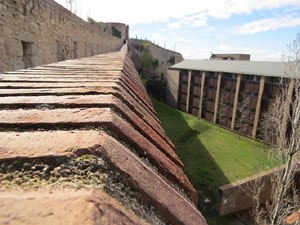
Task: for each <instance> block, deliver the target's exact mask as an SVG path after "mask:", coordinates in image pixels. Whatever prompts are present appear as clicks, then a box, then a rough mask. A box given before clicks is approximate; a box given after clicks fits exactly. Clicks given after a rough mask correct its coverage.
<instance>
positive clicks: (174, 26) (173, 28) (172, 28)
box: [168, 22, 181, 30]
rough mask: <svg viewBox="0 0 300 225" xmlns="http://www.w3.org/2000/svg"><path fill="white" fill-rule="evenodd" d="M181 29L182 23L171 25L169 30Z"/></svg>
mask: <svg viewBox="0 0 300 225" xmlns="http://www.w3.org/2000/svg"><path fill="white" fill-rule="evenodd" d="M180 27H181V24H180V22H174V23H169V24H168V28H169V29H171V30H177V29H179V28H180Z"/></svg>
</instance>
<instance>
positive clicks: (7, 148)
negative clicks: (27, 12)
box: [0, 46, 206, 224]
mask: <svg viewBox="0 0 300 225" xmlns="http://www.w3.org/2000/svg"><path fill="white" fill-rule="evenodd" d="M0 142H1V147H0V163H1V173H0V199H1V204H0V223H1V224H2V223H5V222H6V221H12V220H15V222H18V220H22V221H27V222H26V223H28V224H38V223H39V222H40V221H41V220H42V219H43V222H44V220H45V218H42V217H44V216H43V215H48V214H49V216H50V217H51V219H52V220H51V224H58V223H61V224H79V223H80V222H78V221H81V220H78V221H76V220H75V219H74V220H71V219H70V217H71V215H72V213H71V211H72V212H76V213H75V214H76V215H77V217H78V218H81V219H86V220H87V221H90V224H111V223H115V222H114V221H118V222H117V223H116V224H122V221H123V222H125V223H126V224H145V222H144V220H146V221H147V222H149V223H152V224H161V223H160V222H155V221H156V220H151V219H149V216H148V217H147V216H143V213H138V212H141V211H143V210H138V209H137V210H135V209H134V207H132V203H130V204H129V205H131V207H130V206H128V207H125V208H124V205H125V206H126V204H125V203H124V201H123V200H120V197H116V196H115V194H114V193H115V191H116V190H115V189H116V187H115V186H114V185H112V186H109V185H107V184H108V183H109V180H107V179H106V178H107V177H109V175H108V174H109V173H107V174H106V175H105V172H103V173H104V175H102V178H101V175H99V178H97V179H99V180H104V181H103V182H102V183H101V182H100V181H99V180H97V179H96V181H94V183H95V182H96V183H97V182H100V183H99V186H96V187H95V186H92V188H88V189H86V188H81V187H82V186H80V185H79V186H78V184H77V183H76V184H75V181H73V180H76V179H75V178H77V177H79V176H81V175H82V174H78V173H77V172H78V171H77V169H76V170H75V169H72V168H74V167H71V169H70V168H69V167H68V166H66V165H71V164H72V166H74V165H73V164H76V163H78V162H77V161H74V162H73V161H72V160H74V159H76V160H77V159H78V160H83V161H82V162H81V161H80V163H84V162H85V161H87V160H92V161H93V160H94V161H95V160H96V162H97V163H99V160H100V159H101V160H103V161H104V162H105V163H106V164H107V165H109V166H108V167H105V168H106V169H103V168H104V167H103V168H102V167H101V166H100V167H101V168H102V170H103V171H106V172H107V171H108V170H110V171H111V172H110V173H112V174H120V173H121V175H122V176H121V177H122V178H120V179H122V180H124V185H125V186H126V184H127V183H128V185H129V187H128V188H129V189H130V190H133V191H135V192H137V193H138V194H140V195H141V196H142V197H141V198H142V199H143V201H145V202H147V204H150V205H152V206H153V207H154V208H155V210H154V211H156V212H158V215H159V214H161V215H162V216H163V218H162V219H161V221H167V222H169V223H173V224H206V222H205V220H204V218H203V217H202V215H201V213H200V212H199V211H197V209H196V208H195V207H194V204H197V194H196V191H195V189H194V188H193V186H192V185H191V183H190V181H189V180H188V178H187V176H186V175H185V174H184V172H183V164H182V162H181V161H180V160H179V158H178V157H177V155H176V153H175V148H174V145H173V143H172V142H171V141H170V139H169V138H168V137H167V136H166V134H165V132H164V130H163V129H162V126H161V123H160V121H159V120H158V118H157V116H156V113H155V111H154V109H153V106H152V103H151V100H150V98H149V96H148V95H147V93H146V91H145V88H144V87H143V85H142V83H141V81H140V79H139V75H138V73H137V71H136V70H135V68H134V65H133V63H132V61H131V60H130V58H129V57H128V54H127V46H124V47H123V48H122V50H121V51H119V52H114V53H108V54H103V55H97V56H94V57H89V58H82V59H75V60H68V61H64V62H58V63H53V64H49V65H45V66H39V67H36V68H31V69H26V70H19V71H15V72H7V73H5V74H1V75H0ZM84 155H94V156H96V158H97V159H94V158H93V157H92V159H89V157H88V158H87V159H85V158H84ZM82 157H83V158H82ZM61 158H62V159H63V160H62V161H59V160H58V159H61ZM49 160H50V161H51V160H52V161H51V163H52V164H51V163H49ZM53 160H54V161H55V162H54V161H53ZM65 160H67V164H59V163H66V161H65ZM70 160H71V161H70ZM97 160H98V161H97ZM94 161H93V162H94ZM70 163H71V164H70ZM46 164H47V166H45V165H46ZM53 164H55V165H53ZM58 164H59V165H58ZM100 164H101V163H100ZM106 164H105V165H106ZM28 165H30V167H28ZM76 165H77V164H76ZM97 165H98V164H97ZM101 165H102V164H101ZM103 165H104V164H103ZM103 165H102V166H103ZM98 166H99V165H98ZM27 167H28V168H29V172H28V173H29V174H33V175H32V176H33V177H34V175H36V176H37V177H38V176H40V174H41V173H45V174H46V175H45V177H43V179H42V180H41V181H38V182H37V181H36V180H35V181H34V182H33V183H34V184H32V185H31V184H30V185H31V186H30V185H29V186H28V182H27V181H26V182H25V181H24V179H25V178H22V179H23V180H22V179H21V178H20V177H22V176H23V175H22V174H23V173H25V172H24V171H26V168H27ZM61 168H66V169H65V170H67V171H68V172H64V173H63V174H64V175H63V176H62V177H64V179H63V180H66V179H67V178H66V177H70V176H71V179H70V181H68V182H69V183H68V184H69V185H68V186H67V189H65V188H64V189H61V188H58V186H57V185H56V184H57V182H58V181H61V177H60V176H61V175H59V176H58V177H57V176H56V177H53V176H52V175H53V174H55V171H57V170H60V169H61ZM97 168H98V167H97ZM98 170H100V169H99V168H98V169H95V170H93V169H91V168H90V170H89V171H88V173H87V176H88V177H92V175H94V174H95V173H97V172H99V171H98ZM102 170H101V171H102ZM75 173H76V174H75ZM16 174H18V175H16ZM20 174H21V175H20ZM65 174H67V175H65ZM74 174H75V175H76V176H75V175H74ZM73 175H74V176H73ZM72 176H73V177H72ZM74 177H75V178H74ZM103 177H104V178H105V179H106V180H105V179H104V178H103ZM52 178H53V179H52ZM51 179H52V180H51ZM93 179H94V178H93ZM112 179H113V180H114V179H115V178H112ZM33 180H34V179H33ZM31 181H32V179H31V178H30V182H31ZM72 182H73V183H72ZM78 182H81V181H80V180H79V181H78ZM70 183H71V184H70ZM117 183H118V184H119V183H120V182H117ZM100 184H101V185H100ZM72 185H73V186H72ZM82 185H83V187H85V186H84V185H85V183H84V184H82ZM124 185H123V186H124ZM70 186H71V187H75V188H71V189H70ZM104 186H105V187H110V188H108V189H112V190H111V192H110V191H107V190H106V189H105V188H104V189H103V188H101V187H104ZM63 187H65V186H63ZM89 187H90V186H89ZM53 188H54V189H53ZM78 189H80V190H78ZM121 189H122V188H121ZM25 190H27V191H25ZM95 190H97V192H96V193H95V192H94V191H95ZM24 191H25V192H24ZM104 192H106V193H108V194H109V195H110V196H109V195H107V194H106V193H104ZM122 193H123V192H122ZM121 195H122V194H121ZM123 195H126V194H123ZM187 196H188V197H187ZM74 198H76V199H78V201H69V200H70V199H74ZM111 198H114V199H113V200H109V199H111ZM124 198H125V199H126V196H125V197H124ZM15 199H18V200H17V201H15V202H14V200H15ZM32 199H34V200H32ZM45 199H48V200H47V204H48V205H49V207H44V208H43V207H42V205H43V204H42V202H45V201H46V200H45ZM88 199H89V200H88ZM91 199H92V200H91ZM12 202H14V204H12ZM18 202H20V204H19V203H18ZM73 202H74V203H73ZM80 202H81V203H80ZM89 202H93V203H95V202H98V203H99V202H100V203H101V204H100V206H99V204H98V203H97V204H93V206H91V207H90V208H89V209H88V210H87V209H86V210H85V209H84V208H82V206H84V205H86V204H87V205H89V204H90V203H89ZM119 202H121V203H122V205H123V206H122V205H121V204H120V203H119ZM60 203H61V204H62V206H61V207H58V209H59V210H60V213H58V211H57V210H58V209H57V210H54V208H55V207H54V206H56V205H57V206H58V205H59V204H60ZM145 204H146V203H145ZM25 205H26V207H25ZM21 206H24V208H26V210H18V209H20V207H21ZM152 206H151V207H150V208H152ZM53 207H54V208H53ZM139 207H142V206H139ZM128 208H129V209H132V210H133V211H134V212H135V214H136V215H133V214H132V211H131V210H128ZM67 209H69V210H70V212H67V211H66V210H67ZM73 210H75V211H73ZM95 210H96V211H97V212H98V213H96V214H95V213H92V214H93V217H95V216H96V217H97V218H96V219H95V218H94V219H91V218H90V215H91V214H90V213H91V212H96V211H95ZM87 211H89V212H87ZM144 211H148V210H144ZM47 213H48V214H47ZM64 213H66V214H68V216H66V217H65V216H63V215H64ZM144 214H146V213H144ZM16 216H18V217H16ZM46 217H47V216H46ZM158 217H159V216H158ZM18 218H19V219H18ZM141 218H143V219H141ZM126 221H127V222H126ZM45 224H47V223H45ZM49 224H50V223H49Z"/></svg>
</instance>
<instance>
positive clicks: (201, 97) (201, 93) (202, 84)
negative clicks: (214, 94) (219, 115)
mask: <svg viewBox="0 0 300 225" xmlns="http://www.w3.org/2000/svg"><path fill="white" fill-rule="evenodd" d="M205 74H206V73H205V72H202V78H201V90H200V101H199V115H198V117H199V118H201V117H202V115H201V112H202V103H203V94H204V85H205Z"/></svg>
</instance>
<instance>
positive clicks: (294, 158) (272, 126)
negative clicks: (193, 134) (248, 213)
mask: <svg viewBox="0 0 300 225" xmlns="http://www.w3.org/2000/svg"><path fill="white" fill-rule="evenodd" d="M286 59H287V62H286V71H285V72H286V74H285V77H288V78H289V83H284V82H282V83H283V84H282V85H281V92H280V94H279V95H277V97H276V99H275V101H274V103H273V104H272V105H271V106H270V107H269V110H268V113H267V114H266V115H265V116H264V124H263V127H264V129H265V131H264V132H265V133H264V135H265V136H269V137H268V138H269V140H272V141H271V142H270V144H271V146H272V151H273V156H274V157H275V159H276V162H277V167H276V171H275V172H274V174H273V176H272V179H271V184H272V185H271V186H272V188H271V190H270V192H271V199H270V200H268V201H267V202H265V204H264V206H262V205H260V202H259V198H260V196H259V192H257V193H256V197H255V198H256V199H258V200H256V205H255V208H256V211H257V213H258V214H259V216H257V218H256V220H257V223H258V224H271V225H278V224H285V220H286V218H287V217H288V216H289V215H290V214H292V213H293V212H295V211H296V210H298V209H299V208H300V197H299V194H300V193H299V187H296V186H295V176H296V174H297V173H299V170H300V80H299V79H300V34H298V35H297V37H296V39H295V40H294V41H293V42H292V43H291V44H289V45H288V55H287V56H286ZM274 137H276V140H274ZM258 189H259V188H258ZM299 223H300V219H299V220H298V224H299Z"/></svg>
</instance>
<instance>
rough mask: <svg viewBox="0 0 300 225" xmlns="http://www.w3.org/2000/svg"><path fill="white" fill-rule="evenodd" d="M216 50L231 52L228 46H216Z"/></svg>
mask: <svg viewBox="0 0 300 225" xmlns="http://www.w3.org/2000/svg"><path fill="white" fill-rule="evenodd" d="M218 50H221V51H231V50H232V47H230V46H227V45H225V44H220V45H219V46H218Z"/></svg>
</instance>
